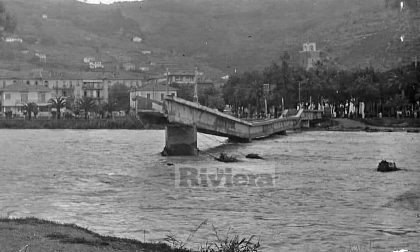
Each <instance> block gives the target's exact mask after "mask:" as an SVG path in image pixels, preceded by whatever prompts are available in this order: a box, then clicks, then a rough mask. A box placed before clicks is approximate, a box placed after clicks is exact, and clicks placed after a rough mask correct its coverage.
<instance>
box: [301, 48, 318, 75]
mask: <svg viewBox="0 0 420 252" xmlns="http://www.w3.org/2000/svg"><path fill="white" fill-rule="evenodd" d="M320 61H321V56H320V51H317V50H316V43H313V42H312V43H304V44H303V50H302V51H300V52H299V65H300V66H301V67H303V68H305V69H306V70H309V69H311V68H314V67H315V65H316V64H317V63H318V62H320Z"/></svg>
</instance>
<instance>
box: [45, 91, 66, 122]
mask: <svg viewBox="0 0 420 252" xmlns="http://www.w3.org/2000/svg"><path fill="white" fill-rule="evenodd" d="M49 102H50V103H51V106H52V107H53V108H55V109H56V116H55V117H56V119H58V120H60V119H61V109H62V108H64V107H65V106H66V97H64V96H58V97H53V98H51V99H50V101H49Z"/></svg>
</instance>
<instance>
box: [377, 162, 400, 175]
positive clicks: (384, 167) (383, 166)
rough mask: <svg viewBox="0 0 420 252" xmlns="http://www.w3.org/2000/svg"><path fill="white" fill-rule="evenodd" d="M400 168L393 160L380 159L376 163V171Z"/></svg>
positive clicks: (389, 170)
mask: <svg viewBox="0 0 420 252" xmlns="http://www.w3.org/2000/svg"><path fill="white" fill-rule="evenodd" d="M399 170H401V169H398V168H397V165H396V164H395V162H387V161H386V160H382V161H381V162H379V164H378V169H377V171H378V172H391V171H399Z"/></svg>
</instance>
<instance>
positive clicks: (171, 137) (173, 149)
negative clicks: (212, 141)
mask: <svg viewBox="0 0 420 252" xmlns="http://www.w3.org/2000/svg"><path fill="white" fill-rule="evenodd" d="M165 131H166V132H165V133H166V143H165V149H164V150H163V152H162V154H163V155H165V156H196V155H198V149H197V127H196V126H195V125H194V126H188V125H179V124H168V125H167V126H166V130H165Z"/></svg>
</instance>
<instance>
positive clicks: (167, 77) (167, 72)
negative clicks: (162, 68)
mask: <svg viewBox="0 0 420 252" xmlns="http://www.w3.org/2000/svg"><path fill="white" fill-rule="evenodd" d="M168 86H169V71H168V68H166V96H168V95H169V90H168V89H169V87H168Z"/></svg>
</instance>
